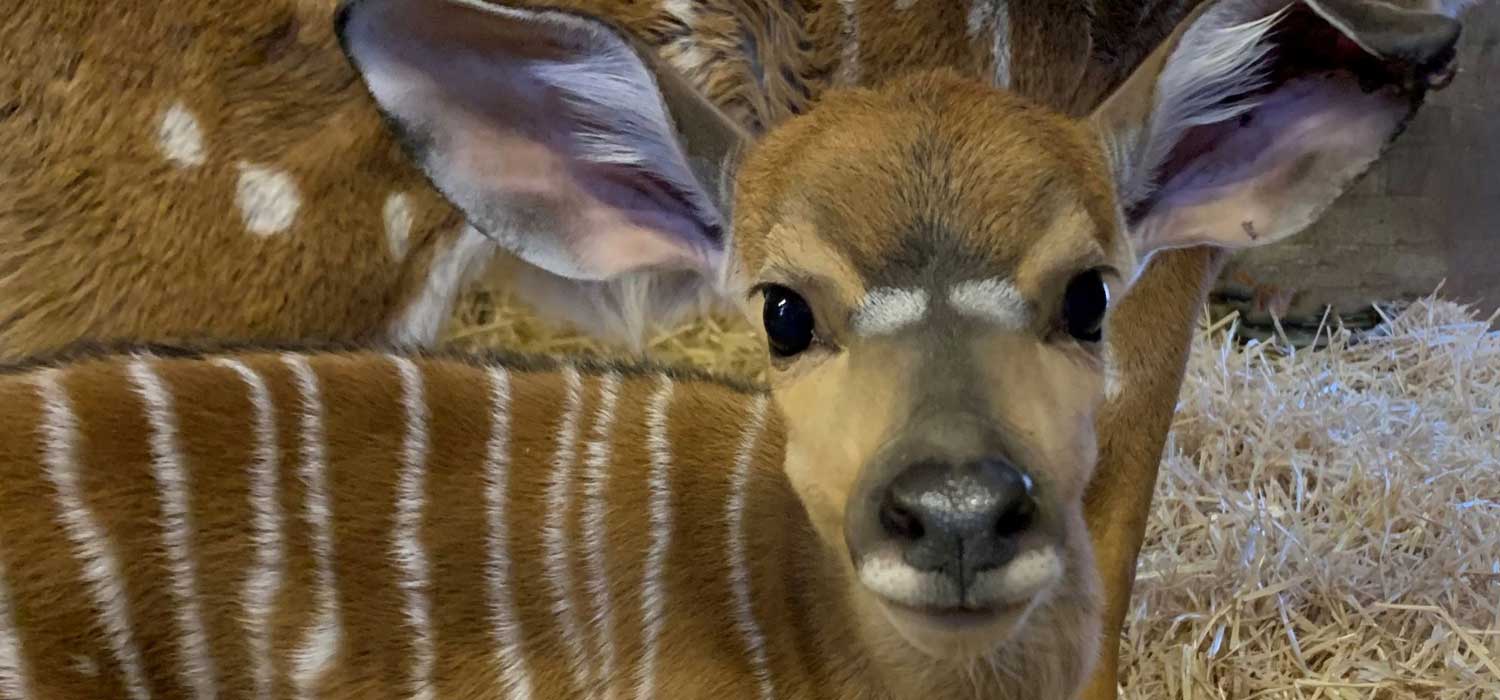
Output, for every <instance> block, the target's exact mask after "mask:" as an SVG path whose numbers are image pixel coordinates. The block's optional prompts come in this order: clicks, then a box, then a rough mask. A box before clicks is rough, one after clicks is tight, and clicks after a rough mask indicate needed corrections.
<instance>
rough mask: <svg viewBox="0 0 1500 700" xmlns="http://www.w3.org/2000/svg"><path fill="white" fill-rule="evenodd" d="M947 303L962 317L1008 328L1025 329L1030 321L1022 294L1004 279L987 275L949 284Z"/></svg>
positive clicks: (1029, 311) (1027, 307)
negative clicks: (986, 276) (974, 318)
mask: <svg viewBox="0 0 1500 700" xmlns="http://www.w3.org/2000/svg"><path fill="white" fill-rule="evenodd" d="M948 303H949V304H950V305H951V306H952V307H953V309H954V310H955V311H957V312H959V313H961V314H963V315H965V316H972V317H976V318H981V319H985V320H987V321H990V322H993V323H996V324H999V325H1001V326H1004V327H1006V328H1010V329H1021V328H1025V327H1026V326H1027V325H1029V324H1030V321H1031V310H1030V308H1029V306H1028V305H1027V303H1026V299H1025V297H1023V296H1021V292H1020V291H1019V290H1017V289H1016V286H1015V285H1014V284H1012V283H1011V282H1010V280H1007V279H1001V278H999V277H991V278H989V279H982V280H970V281H968V282H960V283H958V284H955V285H953V286H952V287H951V288H950V289H949V290H948Z"/></svg>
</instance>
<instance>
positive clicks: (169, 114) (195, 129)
mask: <svg viewBox="0 0 1500 700" xmlns="http://www.w3.org/2000/svg"><path fill="white" fill-rule="evenodd" d="M156 141H157V145H159V146H160V147H161V152H162V155H165V156H166V157H167V160H170V161H172V162H173V163H174V164H176V165H178V166H180V167H183V168H195V167H197V166H200V165H203V163H204V162H206V161H207V160H208V156H207V154H206V153H205V149H204V148H203V128H202V127H201V126H199V125H198V118H197V117H195V116H193V113H192V112H191V111H189V110H188V108H187V105H185V104H183V103H182V101H180V100H179V101H177V102H173V103H172V106H171V107H168V108H167V111H165V112H163V113H162V116H161V124H160V125H159V126H158V127H157V129H156Z"/></svg>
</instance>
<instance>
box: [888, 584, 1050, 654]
mask: <svg viewBox="0 0 1500 700" xmlns="http://www.w3.org/2000/svg"><path fill="white" fill-rule="evenodd" d="M1039 599H1040V597H1038V598H1033V599H1032V600H1029V601H1026V602H1023V603H1016V604H1008V605H1005V606H1003V607H998V608H990V609H984V610H970V609H962V610H932V609H921V608H911V607H907V606H905V605H901V604H899V603H892V602H889V601H880V607H881V609H882V610H883V611H884V612H885V616H886V619H887V620H889V621H890V623H891V626H893V627H895V628H896V632H897V633H898V634H900V635H901V637H902V638H903V639H905V640H906V641H907V643H909V644H911V645H912V646H913V647H916V648H917V649H918V650H919V651H921V652H922V653H924V654H926V655H928V656H931V657H933V658H936V659H946V660H953V661H961V660H965V659H971V658H978V657H981V656H985V655H988V654H990V653H991V652H993V651H994V650H995V648H996V647H998V646H1000V645H1002V644H1004V643H1005V642H1007V641H1009V640H1010V639H1011V638H1012V637H1014V636H1015V635H1016V633H1017V632H1018V631H1019V630H1020V629H1021V628H1022V627H1023V626H1024V625H1025V624H1026V618H1027V617H1029V616H1030V613H1031V611H1032V609H1034V608H1035V607H1036V603H1037V602H1038V601H1039Z"/></svg>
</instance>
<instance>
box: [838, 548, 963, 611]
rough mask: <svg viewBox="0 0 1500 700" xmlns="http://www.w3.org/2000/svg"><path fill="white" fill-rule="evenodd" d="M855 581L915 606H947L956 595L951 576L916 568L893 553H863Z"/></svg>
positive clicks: (894, 599)
mask: <svg viewBox="0 0 1500 700" xmlns="http://www.w3.org/2000/svg"><path fill="white" fill-rule="evenodd" d="M859 581H860V583H863V584H864V585H865V587H866V588H868V589H870V590H871V591H872V592H874V593H875V594H877V595H879V596H880V597H882V598H885V599H886V600H889V601H892V602H895V603H900V604H902V605H909V606H912V607H918V608H919V607H923V606H928V605H939V606H951V605H953V604H955V603H956V602H957V601H958V596H959V591H958V584H957V583H956V582H955V581H953V579H951V578H948V577H947V576H942V575H940V574H936V573H933V572H929V571H919V570H918V569H916V568H915V567H913V566H911V565H909V564H907V563H906V562H904V561H901V558H900V557H899V556H896V555H893V554H875V555H870V556H866V557H865V558H864V559H863V560H862V561H860V563H859Z"/></svg>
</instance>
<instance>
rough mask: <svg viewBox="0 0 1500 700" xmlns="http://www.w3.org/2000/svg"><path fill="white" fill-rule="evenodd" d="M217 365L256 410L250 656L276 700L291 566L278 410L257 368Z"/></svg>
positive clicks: (247, 601) (258, 682)
mask: <svg viewBox="0 0 1500 700" xmlns="http://www.w3.org/2000/svg"><path fill="white" fill-rule="evenodd" d="M214 364H215V365H218V366H220V367H223V368H226V369H229V370H232V371H233V372H234V373H235V374H237V375H239V377H240V379H241V380H242V381H244V382H245V387H246V388H247V389H248V390H249V392H250V406H251V408H252V409H254V411H255V415H254V418H253V420H254V426H253V428H252V433H253V434H254V435H255V452H254V454H253V457H252V459H253V460H254V463H253V465H252V466H251V468H250V469H251V474H250V512H251V516H250V527H251V530H252V531H253V532H254V535H253V541H254V542H255V562H254V564H253V565H252V568H251V570H250V572H249V573H248V574H247V575H246V576H245V583H244V593H243V594H242V595H243V597H244V603H243V604H242V608H243V610H244V615H245V636H246V638H247V640H246V641H247V646H248V647H249V652H250V672H251V675H252V677H253V679H254V682H255V697H256V698H257V700H271V687H272V682H273V679H274V678H275V668H274V666H273V664H272V660H271V648H272V647H271V615H272V612H273V611H274V610H275V602H276V595H277V593H279V592H280V591H281V581H282V579H283V577H284V571H283V569H284V568H285V564H284V563H283V562H284V559H285V553H284V552H283V549H282V548H283V544H282V541H281V503H280V499H279V497H278V495H277V494H278V493H279V483H280V472H281V465H280V448H279V447H278V443H277V440H276V412H275V411H276V409H275V406H274V405H273V404H272V403H271V392H270V389H269V388H268V387H267V386H266V382H265V380H264V379H262V378H261V376H260V375H259V374H257V373H256V372H255V370H253V369H250V367H249V366H248V365H246V364H245V363H243V362H240V361H239V360H236V359H233V358H219V359H217V360H214Z"/></svg>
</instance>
